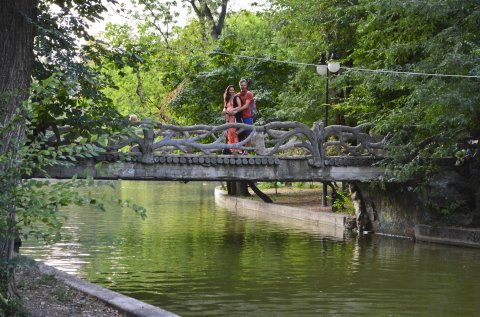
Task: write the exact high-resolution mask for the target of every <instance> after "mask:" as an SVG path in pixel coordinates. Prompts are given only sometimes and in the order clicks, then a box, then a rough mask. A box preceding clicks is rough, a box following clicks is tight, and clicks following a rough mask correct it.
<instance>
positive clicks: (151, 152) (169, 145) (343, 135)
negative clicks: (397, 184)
mask: <svg viewBox="0 0 480 317" xmlns="http://www.w3.org/2000/svg"><path fill="white" fill-rule="evenodd" d="M232 128H234V129H236V131H237V134H238V135H239V136H241V135H242V133H243V132H244V131H250V134H249V135H248V137H247V138H245V139H242V138H241V137H239V139H240V140H241V141H239V142H238V143H235V144H227V142H226V135H227V131H228V129H232ZM370 128H371V127H370V126H369V125H359V126H356V127H349V126H341V125H331V126H328V127H324V126H323V123H322V122H319V123H315V124H314V125H313V127H312V128H309V127H308V126H306V125H305V124H303V123H300V122H271V123H268V124H266V125H264V126H255V125H247V124H243V123H229V124H222V125H218V126H209V125H194V126H178V125H170V124H163V123H158V122H151V121H148V120H145V121H141V122H138V123H133V124H132V128H131V129H130V131H129V132H125V133H123V134H116V135H115V136H112V137H111V138H110V141H109V144H108V146H107V147H106V148H105V150H106V154H112V155H115V154H117V156H118V154H120V153H123V154H122V155H123V156H130V157H134V158H135V161H138V162H143V163H152V162H154V160H155V157H156V156H159V155H183V154H188V155H199V156H202V155H221V154H222V153H224V151H225V150H229V149H240V150H245V151H250V153H251V154H256V155H259V156H283V157H305V158H306V159H308V162H309V164H311V165H313V166H316V167H323V166H325V162H326V159H327V158H328V157H338V156H369V157H376V158H379V157H382V156H383V155H384V153H383V146H384V143H385V138H383V137H379V136H374V135H371V134H369V133H368V132H369V131H370ZM64 130H65V129H64ZM64 130H63V131H64Z"/></svg>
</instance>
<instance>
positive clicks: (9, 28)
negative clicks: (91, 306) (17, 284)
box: [0, 0, 37, 298]
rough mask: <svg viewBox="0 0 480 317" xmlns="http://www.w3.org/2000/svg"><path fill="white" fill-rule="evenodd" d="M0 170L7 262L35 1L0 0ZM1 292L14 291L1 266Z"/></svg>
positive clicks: (2, 249)
mask: <svg viewBox="0 0 480 317" xmlns="http://www.w3.org/2000/svg"><path fill="white" fill-rule="evenodd" d="M0 8H1V10H0V97H1V98H0V120H1V124H2V125H3V127H2V128H0V129H1V130H0V142H1V144H0V158H2V159H3V160H2V163H1V164H0V172H1V173H3V174H2V175H6V176H11V177H8V179H5V178H4V179H3V180H2V182H3V183H4V184H3V185H2V187H4V192H3V196H2V198H1V200H0V212H1V217H2V218H3V220H2V222H3V223H4V224H6V225H4V227H1V228H0V230H1V231H2V232H1V239H0V261H1V265H2V266H3V265H6V264H8V261H9V260H10V259H12V258H13V252H14V239H15V223H16V208H15V200H14V198H15V197H14V192H13V191H14V188H15V185H16V184H17V183H18V182H19V181H20V173H19V171H17V170H16V168H17V167H16V165H15V164H16V161H17V160H18V150H19V148H20V146H21V145H22V144H23V142H24V139H25V112H24V109H23V108H22V103H23V102H24V101H25V99H26V98H27V96H28V89H29V87H30V78H31V74H32V64H33V58H34V55H33V39H34V25H33V21H35V19H36V14H37V0H0ZM0 274H1V277H0V287H1V288H0V293H1V295H2V296H5V298H10V297H11V296H12V295H13V294H12V293H13V289H12V287H13V284H12V281H13V274H12V272H11V271H10V270H7V269H6V267H5V266H3V267H2V268H1V272H0Z"/></svg>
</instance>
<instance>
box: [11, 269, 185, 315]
mask: <svg viewBox="0 0 480 317" xmlns="http://www.w3.org/2000/svg"><path fill="white" fill-rule="evenodd" d="M15 282H16V285H17V290H18V294H19V295H20V297H21V303H20V304H21V306H22V308H21V313H20V315H19V316H28V317H45V316H48V317H65V316H68V317H118V316H132V317H176V316H177V315H175V314H173V313H171V312H168V311H166V310H163V309H161V308H158V307H155V306H152V305H150V304H147V303H144V302H142V301H139V300H136V299H134V298H131V297H128V296H125V295H122V294H119V293H117V292H113V291H111V290H108V289H106V288H103V287H101V286H98V285H96V284H93V283H90V282H88V281H85V280H82V279H80V278H77V277H75V276H73V275H70V274H67V273H65V272H62V271H60V270H57V269H55V268H53V267H51V266H48V265H45V264H43V263H36V265H30V266H27V267H22V268H21V269H19V270H17V272H16V274H15Z"/></svg>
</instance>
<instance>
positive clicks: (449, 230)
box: [415, 225, 480, 248]
mask: <svg viewBox="0 0 480 317" xmlns="http://www.w3.org/2000/svg"><path fill="white" fill-rule="evenodd" d="M415 239H416V240H417V241H424V242H433V243H442V244H451V245H458V246H466V247H474V248H480V229H470V228H456V227H433V226H427V225H416V226H415Z"/></svg>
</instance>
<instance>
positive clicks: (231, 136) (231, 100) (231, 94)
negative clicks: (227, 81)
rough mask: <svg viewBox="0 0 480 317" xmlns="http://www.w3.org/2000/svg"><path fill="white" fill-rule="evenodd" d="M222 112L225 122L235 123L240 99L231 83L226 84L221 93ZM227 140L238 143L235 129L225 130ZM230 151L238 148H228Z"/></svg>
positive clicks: (240, 102) (240, 103) (235, 150)
mask: <svg viewBox="0 0 480 317" xmlns="http://www.w3.org/2000/svg"><path fill="white" fill-rule="evenodd" d="M223 101H224V104H223V113H225V122H226V123H235V115H236V114H237V112H238V111H237V110H236V109H237V108H240V107H241V106H242V101H241V100H240V98H239V97H238V96H235V88H234V87H233V85H228V87H227V89H225V94H224V95H223ZM227 142H228V144H236V143H238V136H237V129H235V128H230V129H228V130H227ZM230 152H231V153H239V152H240V149H230Z"/></svg>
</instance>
